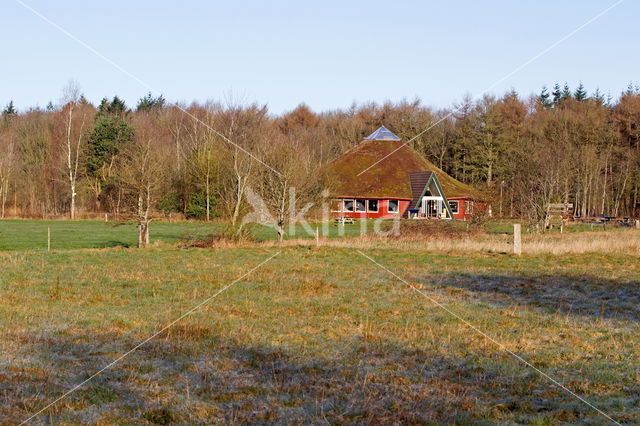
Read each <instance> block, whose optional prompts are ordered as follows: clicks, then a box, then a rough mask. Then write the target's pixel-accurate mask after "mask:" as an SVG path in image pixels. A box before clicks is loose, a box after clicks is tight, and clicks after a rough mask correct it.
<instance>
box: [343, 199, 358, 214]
mask: <svg viewBox="0 0 640 426" xmlns="http://www.w3.org/2000/svg"><path fill="white" fill-rule="evenodd" d="M347 201H351V202H352V203H353V204H352V206H353V210H347ZM342 211H343V212H345V213H353V212H355V211H356V200H354V199H351V198H349V199H344V200H342Z"/></svg>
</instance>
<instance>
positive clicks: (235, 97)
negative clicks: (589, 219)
mask: <svg viewBox="0 0 640 426" xmlns="http://www.w3.org/2000/svg"><path fill="white" fill-rule="evenodd" d="M20 2H22V3H24V4H26V5H28V7H30V8H32V9H34V10H35V11H37V12H38V13H39V14H41V15H42V16H44V17H46V18H47V19H48V20H49V21H50V22H52V23H54V24H55V25H57V26H59V27H61V28H63V29H64V30H66V31H67V32H68V33H69V34H71V35H72V37H73V38H72V37H70V36H69V35H66V34H64V33H63V32H62V31H61V30H60V29H58V28H56V27H54V26H53V25H52V24H50V23H48V22H46V21H45V20H43V19H42V18H41V17H39V16H37V15H36V14H35V13H34V12H33V11H31V10H29V9H27V8H26V7H25V6H24V5H23V4H21V3H20ZM614 3H615V0H606V1H604V0H602V1H596V0H565V1H557V0H554V1H550V0H518V1H516V0H484V1H477V0H457V1H455V0H454V1H441V0H438V1H393V2H389V1H384V2H383V1H375V0H369V1H348V0H342V1H331V0H329V1H315V2H309V1H299V0H298V1H278V0H272V1H242V0H238V1H225V2H218V1H196V0H183V1H179V2H176V1H164V0H154V1H147V0H128V1H122V0H110V1H108V2H94V1H87V0H82V1H76V0H67V1H65V0H60V1H51V0H19V1H17V0H1V1H0V28H2V33H3V40H4V41H3V43H2V45H1V47H0V51H1V52H2V54H0V58H2V59H1V60H0V105H6V104H7V103H8V102H9V101H10V100H13V101H14V103H15V105H16V106H17V107H18V108H19V109H20V110H25V109H27V108H29V107H32V106H42V107H44V106H45V105H47V103H48V102H49V101H52V102H53V103H54V104H55V103H57V102H59V100H60V99H61V96H62V90H63V88H64V86H66V85H67V83H68V82H69V80H75V81H76V82H77V83H78V84H79V85H80V87H81V88H82V91H83V93H84V94H85V96H86V98H87V99H89V100H90V101H91V102H93V103H97V102H98V101H99V100H100V99H101V98H103V97H105V96H107V97H113V95H118V96H120V97H122V98H124V99H125V100H126V101H127V103H128V105H130V106H135V104H136V103H137V100H138V99H139V98H140V97H142V96H144V95H145V94H146V93H147V92H149V91H151V92H152V93H154V94H162V95H163V96H164V97H165V98H166V99H167V100H169V101H171V102H185V103H190V102H191V101H194V100H195V101H200V102H204V101H207V100H219V101H224V102H234V103H249V102H257V103H260V104H267V105H268V106H269V109H270V111H271V112H272V113H274V114H281V113H283V112H286V111H289V110H292V109H294V108H295V107H296V106H297V105H299V104H301V103H305V104H307V105H308V106H309V107H311V108H312V109H313V110H314V111H317V112H321V111H326V110H333V109H336V108H347V107H349V106H350V105H351V104H352V103H354V102H357V103H364V102H369V101H375V102H380V103H381V102H385V101H400V100H403V99H407V100H413V99H415V98H419V99H421V100H422V102H423V103H424V104H425V105H429V106H433V107H436V108H446V107H450V106H452V105H454V104H455V103H456V102H459V101H460V100H461V99H462V98H463V96H465V95H470V96H480V95H481V94H482V93H484V92H485V91H486V90H487V89H488V88H491V90H490V91H489V93H490V94H495V95H501V94H503V93H504V92H505V91H507V90H510V89H515V90H517V91H518V92H519V93H521V94H523V95H524V96H528V95H530V94H532V93H538V92H539V91H540V89H541V87H542V86H543V85H547V86H549V87H550V86H552V85H553V84H554V82H560V83H561V84H564V82H565V81H566V82H568V83H569V85H570V86H571V87H572V88H575V87H576V86H577V85H578V83H579V82H580V81H581V82H583V84H584V85H585V86H586V88H587V90H589V91H593V90H595V88H596V87H598V88H600V90H601V91H603V92H604V93H608V92H610V93H611V94H612V95H613V96H614V97H615V96H617V95H618V94H619V93H620V92H621V91H622V90H623V89H625V88H626V87H627V85H628V84H629V82H631V81H633V82H640V76H639V70H640V55H638V53H637V51H638V46H639V45H640V26H638V25H637V22H636V21H637V17H638V16H640V2H638V1H635V0H626V1H624V2H622V3H621V4H620V5H618V6H616V7H615V8H613V9H612V10H610V11H609V12H607V13H606V14H604V15H603V16H602V17H600V18H599V19H597V20H596V21H594V22H592V23H590V24H589V25H586V26H585V27H584V28H582V29H580V30H579V31H577V32H576V33H575V34H574V35H572V36H571V37H570V38H568V39H567V40H565V41H563V42H561V43H559V44H558V45H557V46H555V47H553V48H552V49H551V50H550V51H548V52H547V53H545V54H544V55H542V56H541V57H539V58H537V59H535V60H534V61H533V62H531V63H530V64H528V65H526V66H525V67H523V68H522V69H520V70H518V71H517V72H515V73H514V74H513V75H509V74H510V73H512V72H513V71H515V70H516V69H518V68H519V67H520V66H521V65H522V64H524V63H526V62H527V61H530V60H531V59H532V58H534V57H535V56H536V55H538V54H539V53H540V52H541V51H543V50H545V49H547V48H549V47H550V46H552V45H553V44H554V43H556V42H558V41H559V40H560V39H562V38H563V37H565V36H567V35H568V34H570V33H571V32H573V31H575V30H576V29H577V28H579V27H580V26H582V25H583V24H585V23H586V22H587V21H589V20H590V19H592V18H593V17H594V16H596V15H598V14H599V13H600V12H602V11H603V10H605V9H606V8H607V7H609V6H610V5H612V4H614ZM79 41H80V42H79ZM83 44H84V45H83ZM87 46H89V47H90V48H91V50H90V49H89V48H87ZM92 50H93V51H92ZM96 52H97V54H96ZM105 58H106V59H105ZM505 76H508V78H506V79H505V80H504V81H501V82H500V83H499V84H495V83H496V82H497V81H500V80H501V79H502V78H503V77H505Z"/></svg>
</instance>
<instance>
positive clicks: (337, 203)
mask: <svg viewBox="0 0 640 426" xmlns="http://www.w3.org/2000/svg"><path fill="white" fill-rule="evenodd" d="M331 211H332V212H341V211H342V200H331Z"/></svg>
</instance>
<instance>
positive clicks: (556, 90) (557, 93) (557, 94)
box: [551, 83, 562, 105]
mask: <svg viewBox="0 0 640 426" xmlns="http://www.w3.org/2000/svg"><path fill="white" fill-rule="evenodd" d="M551 96H553V105H558V104H559V103H560V101H561V100H562V90H560V85H559V84H558V83H556V84H554V85H553V92H551Z"/></svg>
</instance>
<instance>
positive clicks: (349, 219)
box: [335, 217, 353, 225]
mask: <svg viewBox="0 0 640 426" xmlns="http://www.w3.org/2000/svg"><path fill="white" fill-rule="evenodd" d="M335 223H340V224H343V225H344V224H345V223H349V224H353V218H352V217H336V218H335Z"/></svg>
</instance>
